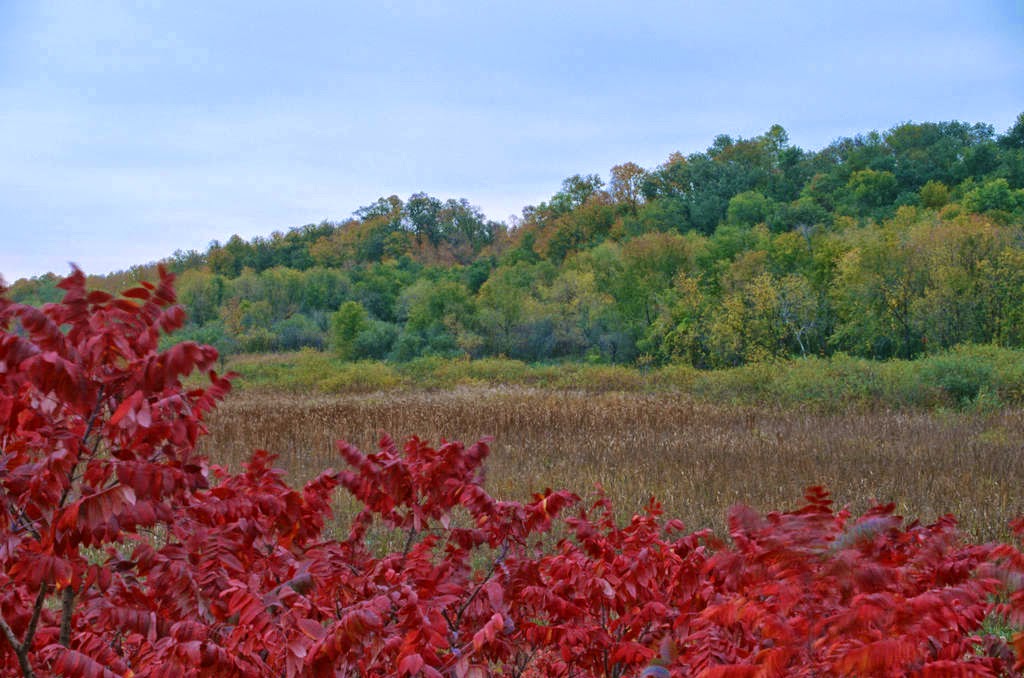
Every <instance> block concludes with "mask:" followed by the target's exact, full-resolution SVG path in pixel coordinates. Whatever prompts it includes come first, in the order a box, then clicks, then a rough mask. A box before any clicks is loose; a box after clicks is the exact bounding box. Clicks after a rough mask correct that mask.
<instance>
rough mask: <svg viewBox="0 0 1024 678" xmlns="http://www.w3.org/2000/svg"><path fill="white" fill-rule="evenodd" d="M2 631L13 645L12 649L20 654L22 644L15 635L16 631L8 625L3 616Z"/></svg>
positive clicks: (0, 625)
mask: <svg viewBox="0 0 1024 678" xmlns="http://www.w3.org/2000/svg"><path fill="white" fill-rule="evenodd" d="M0 631H3V632H4V638H6V639H7V642H8V643H10V644H11V648H13V649H14V651H15V652H20V651H21V643H19V642H18V637H17V636H15V635H14V631H12V630H11V627H10V626H9V625H8V624H7V620H6V619H4V618H3V617H2V616H0Z"/></svg>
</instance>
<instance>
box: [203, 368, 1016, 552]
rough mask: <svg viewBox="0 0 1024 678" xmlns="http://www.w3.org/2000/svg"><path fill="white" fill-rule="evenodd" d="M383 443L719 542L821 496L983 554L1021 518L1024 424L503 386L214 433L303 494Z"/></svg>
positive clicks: (239, 418)
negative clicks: (890, 508)
mask: <svg viewBox="0 0 1024 678" xmlns="http://www.w3.org/2000/svg"><path fill="white" fill-rule="evenodd" d="M381 432H388V433H390V434H392V435H393V436H394V437H395V438H397V439H399V440H401V439H404V438H406V437H408V436H410V435H413V434H416V435H419V436H420V437H422V438H425V439H428V440H431V441H435V442H436V441H438V440H439V439H440V438H442V437H444V438H447V439H449V440H451V439H458V440H463V441H466V442H471V441H473V440H476V439H477V438H479V437H481V436H485V435H490V436H493V437H494V442H493V445H492V454H491V457H490V459H489V461H488V483H487V486H488V489H489V490H490V491H491V492H492V493H493V494H494V495H496V496H498V497H500V498H504V499H526V498H528V497H529V495H530V493H531V492H535V491H539V490H542V489H543V488H544V487H553V488H562V487H564V488H568V489H572V490H574V491H576V492H578V493H581V494H583V493H586V492H588V491H589V490H590V489H591V488H592V487H593V486H594V484H595V483H600V484H602V485H603V486H604V487H605V488H606V489H607V491H608V494H609V495H610V497H611V498H612V499H613V501H614V502H615V504H616V506H617V507H618V509H619V511H621V512H622V513H623V514H625V515H628V514H631V513H633V512H635V511H638V510H640V509H641V508H642V506H643V505H644V504H645V503H646V502H647V500H648V498H649V497H650V496H652V495H653V496H656V497H658V498H659V499H660V500H661V501H662V502H663V504H664V506H665V509H666V512H667V513H668V514H669V515H670V516H673V517H678V518H681V519H682V520H683V521H684V522H685V523H686V524H687V526H688V527H689V528H691V529H697V528H701V527H712V528H715V529H716V530H722V529H723V528H724V524H725V520H724V518H725V513H726V510H727V509H728V507H729V506H731V505H733V504H735V503H738V502H744V503H748V504H750V505H751V506H753V507H755V508H757V509H760V510H776V509H778V510H782V509H788V508H792V507H794V506H796V505H797V504H798V503H799V501H800V497H801V496H802V491H803V488H805V487H807V486H809V485H815V484H822V485H825V486H826V487H828V488H829V489H830V490H831V491H832V493H833V495H834V497H835V499H836V500H837V503H839V504H848V505H849V506H850V507H851V508H852V509H854V510H862V509H864V508H866V507H867V506H868V505H869V504H870V503H871V501H872V500H873V499H878V500H880V501H893V502H895V503H896V505H897V508H898V511H899V512H900V513H901V514H902V515H906V516H919V517H920V518H921V519H922V520H925V521H930V520H933V519H934V518H935V517H936V516H938V515H940V514H943V513H947V512H948V513H953V514H954V515H956V516H957V517H958V518H959V519H960V521H961V525H962V527H963V528H964V529H965V530H966V531H967V532H968V533H970V534H971V535H972V536H973V537H975V538H978V539H985V540H988V539H996V538H1003V537H1005V536H1006V535H1007V533H1008V532H1007V529H1006V522H1007V520H1008V519H1010V518H1011V517H1013V516H1015V515H1017V514H1021V513H1024V493H1022V491H1021V490H1022V488H1024V458H1022V452H1024V449H1022V441H1024V410H1020V409H1013V410H1004V411H1002V412H999V413H995V414H988V415H981V414H968V413H945V412H938V413H936V412H909V413H908V412H891V411H882V412H849V413H839V414H822V413H815V412H810V411H800V410H797V409H785V410H782V409H780V410H770V409H764V408H759V409H758V408H741V407H736V406H719V405H708V404H702V403H698V402H695V401H693V400H691V399H689V398H687V397H680V396H673V395H669V394H639V393H627V394H618V393H609V394H593V393H578V392H553V391H544V390H532V389H527V388H493V387H486V388H485V387H480V388H476V387H473V388H470V387H460V388H456V389H454V390H452V391H447V392H433V393H430V392H423V391H418V392H417V391H398V392H389V393H380V394H373V395H345V396H296V395H291V394H284V393H268V392H262V393H260V392H242V393H237V394H233V395H232V396H231V397H229V398H228V400H227V401H226V402H225V403H223V404H222V405H221V407H220V408H219V411H218V412H217V414H216V415H215V416H214V418H213V419H212V420H211V436H210V437H209V438H208V439H207V440H206V441H205V442H204V445H203V451H204V452H205V453H206V454H208V455H209V456H210V457H211V458H212V460H213V461H214V462H216V463H222V464H226V465H228V466H230V467H232V468H235V469H237V468H238V467H239V466H240V464H241V462H242V461H243V460H244V459H245V458H246V457H247V456H248V454H249V452H250V451H251V450H252V449H254V448H265V449H268V450H270V451H273V452H277V453H279V454H280V455H281V457H280V464H281V466H283V467H284V468H285V469H286V470H287V471H288V472H289V477H290V478H291V479H292V481H293V482H296V483H297V482H300V481H305V480H306V479H308V478H310V477H312V476H314V475H316V474H317V473H319V472H320V471H321V470H322V469H324V468H326V467H328V466H337V465H338V464H339V463H340V460H339V458H338V457H337V455H336V453H335V452H334V445H333V441H334V440H336V439H339V438H342V439H346V440H349V441H350V442H353V443H355V444H356V445H358V446H359V447H361V448H362V449H364V450H368V449H373V448H375V445H376V440H377V438H378V435H379V434H380V433H381ZM343 506H344V505H343ZM343 511H344V509H343ZM342 522H344V516H342Z"/></svg>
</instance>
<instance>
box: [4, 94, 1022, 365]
mask: <svg viewBox="0 0 1024 678" xmlns="http://www.w3.org/2000/svg"><path fill="white" fill-rule="evenodd" d="M164 263H165V264H166V265H167V266H169V267H170V268H171V269H172V270H174V271H175V272H176V273H177V274H178V284H177V286H178V291H179V298H180V300H181V302H182V303H183V304H184V305H185V307H186V309H187V311H188V314H189V324H188V326H187V327H186V328H185V330H184V332H183V333H182V336H183V337H185V338H191V339H196V340H199V341H203V342H206V343H211V344H213V345H215V346H217V347H218V348H219V349H221V350H222V351H223V352H226V353H232V352H264V351H282V350H294V349H299V348H303V347H313V348H320V349H330V350H333V351H335V352H336V353H337V354H339V355H341V356H342V357H345V358H349V359H370V358H372V359H388V360H394V361H406V360H411V359H414V358H417V357H420V356H428V355H441V356H449V357H451V356H469V357H482V356H507V357H510V358H516V359H521V360H526V361H549V360H562V359H574V360H590V361H595V362H610V363H641V364H648V363H666V362H674V361H683V362H687V363H690V364H693V365H695V366H698V367H724V366H732V365H739V364H743V363H748V362H755V361H760V360H766V359H772V358H785V357H793V356H801V355H829V354H832V353H835V352H838V351H842V352H846V353H849V354H852V355H858V356H866V357H872V358H879V359H885V358H891V357H901V358H910V357H914V356H917V355H920V354H922V353H924V352H927V351H928V350H930V349H933V348H934V349H937V348H945V347H949V346H953V345H956V344H960V343H968V342H971V343H996V344H999V345H1004V346H1014V347H1019V346H1021V345H1024V336H1022V335H1024V322H1022V321H1024V114H1021V116H1019V117H1018V118H1017V120H1016V122H1015V124H1014V125H1013V126H1012V127H1011V128H1010V129H1009V130H1007V131H1006V132H1005V133H1002V134H997V133H996V132H995V130H994V128H993V127H992V126H991V125H987V124H968V123H963V122H941V123H905V124H900V125H897V126H895V127H893V128H892V129H889V130H888V131H886V132H883V133H879V132H871V133H868V134H863V135H858V136H855V137H852V138H841V139H838V140H837V141H835V142H833V143H832V144H830V145H828V146H827V147H825V148H823V149H821V150H819V151H807V150H804V149H801V148H799V147H797V146H794V145H791V144H790V143H789V139H788V135H787V133H786V131H785V130H784V129H783V128H782V127H780V126H778V125H775V126H772V127H771V128H770V129H769V130H768V131H767V132H765V133H764V134H762V135H759V136H756V137H753V138H749V139H744V138H732V137H730V136H727V135H720V136H718V137H716V138H715V139H714V141H713V142H712V144H711V146H709V147H708V148H707V149H706V150H705V151H704V152H700V153H693V154H690V155H685V156H684V155H682V154H679V153H675V154H672V155H671V156H670V157H669V158H668V159H667V160H666V161H665V162H664V163H663V164H662V165H660V166H658V167H654V168H650V169H645V168H642V167H640V166H639V165H637V164H635V163H629V162H627V163H623V164H621V165H617V166H615V167H613V168H612V169H611V172H610V174H609V177H608V181H607V182H606V181H605V180H604V179H603V178H602V177H601V176H599V175H597V174H589V175H575V176H572V177H569V178H567V179H565V181H563V183H562V186H561V188H560V190H559V191H557V192H556V193H555V194H554V195H553V196H552V197H551V198H550V199H549V200H547V201H545V202H542V203H540V204H539V205H531V206H528V207H526V208H524V209H523V211H522V215H521V217H516V218H511V219H510V220H509V222H508V223H504V222H496V221H492V220H488V219H487V218H486V217H485V216H484V215H483V213H482V212H481V211H480V210H479V209H478V208H476V207H474V206H473V205H471V204H470V202H469V201H468V200H466V199H458V200H456V199H449V200H444V201H442V200H441V199H439V198H436V197H433V196H430V195H427V194H425V193H416V194H413V195H411V196H409V197H408V198H406V199H405V200H403V199H401V198H399V197H398V196H390V197H387V198H381V199H379V200H377V201H376V202H374V203H372V204H370V205H367V206H365V207H362V208H360V209H359V210H357V211H356V212H355V213H354V214H353V216H352V217H351V218H350V219H348V220H346V221H344V222H339V223H335V222H323V223H320V224H311V225H307V226H303V227H301V228H295V229H291V230H289V231H288V232H287V233H281V232H277V233H274V234H272V235H271V236H269V237H265V238H263V237H260V238H254V239H252V240H250V241H246V240H243V239H242V238H240V237H238V236H234V237H232V238H231V239H230V240H228V241H227V242H225V243H219V242H213V243H211V245H210V247H209V248H208V249H207V250H206V251H205V252H197V251H189V252H181V251H179V252H176V253H175V254H174V255H173V256H172V257H170V258H169V259H168V260H166V261H165V262H164ZM154 266H155V265H147V266H136V267H133V268H132V269H128V270H127V271H123V272H120V273H116V274H112V275H110V276H105V277H100V278H94V279H93V280H91V281H90V284H92V285H93V286H97V287H101V288H106V289H108V290H110V291H116V290H119V289H122V288H123V287H125V286H126V285H129V284H132V283H133V282H135V281H136V280H138V279H143V278H146V277H152V268H153V267H154ZM57 281H58V278H57V276H55V275H46V276H40V277H37V278H32V279H29V280H20V281H18V282H16V283H15V284H14V285H13V286H12V287H11V290H10V292H9V294H10V296H11V297H12V299H14V300H16V301H22V302H27V303H34V304H39V303H44V302H47V301H54V300H55V299H57V298H59V294H58V290H57V289H56V287H55V285H56V283H57Z"/></svg>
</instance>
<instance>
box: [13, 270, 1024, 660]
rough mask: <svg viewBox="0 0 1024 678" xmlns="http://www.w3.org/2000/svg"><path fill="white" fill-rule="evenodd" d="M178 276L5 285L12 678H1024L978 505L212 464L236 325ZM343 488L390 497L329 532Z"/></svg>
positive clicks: (462, 458)
mask: <svg viewBox="0 0 1024 678" xmlns="http://www.w3.org/2000/svg"><path fill="white" fill-rule="evenodd" d="M172 283H173V277H172V276H171V275H169V274H168V273H166V272H165V271H162V270H161V276H160V281H159V283H158V284H156V285H151V284H147V283H143V284H141V285H140V286H139V287H136V288H133V289H131V290H128V291H127V292H125V293H124V294H123V295H121V296H119V297H112V296H110V295H107V294H104V293H99V292H88V291H87V290H86V289H85V277H84V276H83V275H82V273H81V272H80V271H77V270H75V271H74V272H73V273H72V275H71V276H70V277H68V278H67V279H66V280H64V281H63V282H62V283H61V287H62V288H63V289H64V290H65V297H64V300H63V301H62V302H61V303H58V304H50V305H47V306H45V307H43V308H42V309H35V308H30V307H27V306H22V305H19V304H15V303H12V302H10V301H9V300H8V299H7V298H6V297H5V296H4V295H2V294H0V671H2V672H3V674H4V675H23V676H56V675H64V676H84V677H86V678H93V677H97V678H98V677H104V678H105V677H107V676H307V675H308V676H433V677H439V676H446V677H447V676H451V677H457V678H470V677H474V678H480V677H483V676H492V675H495V676H497V675H501V676H524V677H525V676H566V677H569V676H573V677H578V678H586V677H596V676H654V677H660V678H664V677H665V676H764V677H770V676H801V675H806V676H812V675H814V676H819V675H820V676H905V675H915V676H999V675H1006V676H1017V675H1020V674H1019V671H1020V669H1021V664H1020V661H1019V660H1018V659H1017V657H1019V656H1021V650H1024V640H1022V637H1021V636H1020V635H1018V636H1016V637H1015V638H1013V639H1011V641H1010V642H1005V641H1003V640H1002V639H1000V638H998V637H994V636H984V635H982V634H981V632H980V629H981V628H982V622H983V620H985V619H986V617H988V616H990V615H993V614H997V615H1001V617H1002V618H1004V619H1006V620H1008V621H1009V623H1012V624H1015V625H1017V626H1018V627H1019V626H1021V625H1022V624H1024V593H1022V589H1021V586H1020V583H1021V581H1022V579H1024V554H1022V553H1021V551H1020V550H1019V548H1017V547H1015V546H1012V545H1008V544H1003V545H975V544H971V543H968V542H967V541H965V540H964V539H963V538H962V537H961V536H960V535H959V534H958V533H957V531H956V527H955V522H954V521H953V519H952V518H950V517H944V518H941V519H940V520H939V521H938V522H936V523H935V524H933V525H920V524H918V523H909V524H906V523H904V521H903V520H902V519H900V518H898V517H896V516H894V515H893V513H892V506H879V507H876V508H874V509H872V510H871V511H869V512H868V513H866V514H865V515H863V516H859V517H854V516H851V515H850V514H849V513H848V512H846V511H835V510H833V508H832V506H831V503H830V501H829V498H828V495H827V494H826V493H825V492H824V490H821V489H820V488H811V489H810V490H808V493H807V496H806V503H805V505H804V506H803V507H802V508H800V509H798V510H796V511H792V512H788V513H771V514H768V515H764V516H762V515H759V514H757V513H755V512H753V511H751V510H749V509H746V508H742V507H740V508H737V509H735V510H734V511H733V513H732V514H731V516H730V526H731V529H730V538H729V540H728V541H726V540H721V539H718V538H716V537H715V536H714V535H712V534H711V533H710V532H707V531H704V532H693V533H688V532H686V530H685V529H684V528H683V526H682V524H680V523H679V522H678V521H674V520H665V519H664V518H663V517H662V515H661V509H660V507H659V506H658V504H657V503H655V502H654V501H653V500H652V502H651V504H650V505H649V506H648V508H647V510H646V511H645V513H644V514H643V515H640V516H634V517H633V519H632V520H631V521H629V522H628V523H626V524H624V525H620V524H618V523H617V522H616V521H615V519H614V514H613V512H612V507H611V504H610V502H609V501H608V500H607V499H605V498H603V497H602V498H600V499H598V500H597V501H596V502H595V503H594V504H593V505H592V506H590V507H588V508H583V509H580V508H579V498H578V497H577V496H575V495H573V494H571V493H569V492H566V491H557V492H552V491H550V490H547V491H545V492H544V493H543V494H538V495H535V496H534V497H533V498H532V499H531V500H530V501H528V502H524V503H520V502H505V501H498V500H496V499H494V498H493V497H491V496H490V495H489V494H488V493H487V491H486V490H485V489H484V479H483V464H484V462H485V460H486V457H487V454H488V446H487V442H486V441H481V442H478V443H476V444H474V445H471V446H469V447H465V446H463V445H462V444H461V443H457V442H443V441H442V443H441V444H440V445H439V446H436V447H435V446H432V445H430V444H428V443H427V442H425V441H422V440H419V439H417V438H412V439H410V440H408V441H406V442H405V443H404V444H402V445H399V444H396V443H395V442H394V441H392V440H390V439H388V438H386V437H385V438H383V439H382V440H381V443H380V446H379V449H378V450H377V451H375V452H372V453H369V454H364V453H363V452H361V451H359V450H357V449H355V448H354V447H352V446H350V445H347V444H344V443H339V445H338V454H339V461H341V462H343V464H344V465H345V466H346V467H347V469H348V470H344V471H335V470H326V471H324V472H323V473H322V474H321V475H320V476H319V477H317V478H316V479H314V480H313V481H311V482H309V483H307V484H306V486H305V487H303V488H301V489H294V488H292V487H290V486H289V485H288V484H287V483H286V482H285V479H284V477H283V475H282V472H281V471H279V470H277V469H275V468H274V459H275V458H274V456H273V455H271V454H269V453H267V452H263V451H256V452H255V453H254V454H253V456H252V458H251V460H250V461H249V462H248V463H247V464H246V466H245V468H244V469H243V470H242V471H241V472H240V473H230V472H228V471H227V470H225V469H222V468H219V467H217V466H213V465H210V464H208V463H207V461H206V460H205V459H203V458H201V457H200V456H198V455H196V453H195V446H196V442H197V440H198V439H199V436H200V435H202V434H203V433H204V431H205V429H204V426H203V417H204V416H205V414H206V413H208V412H209V411H210V410H211V408H213V407H214V406H215V405H216V402H217V401H218V400H219V399H221V398H222V397H223V396H224V395H225V394H226V393H227V392H228V390H229V389H230V381H229V378H224V377H220V376H218V375H217V374H216V373H214V372H213V371H210V368H211V367H212V366H213V364H214V363H215V361H216V357H217V356H216V352H215V351H214V350H213V349H212V348H210V347H204V346H199V345H196V344H194V343H188V342H186V343H182V344H178V345H176V346H173V347H172V348H170V349H168V350H166V351H162V352H161V351H159V350H158V346H159V339H160V336H161V335H162V334H164V333H168V332H171V331H173V330H174V329H176V328H177V327H179V326H180V325H181V323H182V322H183V318H184V316H183V313H182V311H181V309H180V308H179V307H177V306H175V305H174V291H173V284H172ZM194 370H202V371H208V372H207V373H208V385H207V386H205V387H204V388H195V389H186V388H185V387H184V386H183V384H182V378H183V377H185V376H186V375H188V374H189V373H191V372H192V371H194ZM229 377H230V375H229ZM341 489H343V490H345V491H347V492H349V493H350V494H351V495H352V496H353V497H355V498H356V499H357V500H358V501H359V502H360V503H361V505H362V507H363V508H362V510H361V511H360V512H358V513H357V514H356V515H355V516H353V517H352V520H351V529H350V531H349V534H348V536H347V537H346V538H345V539H342V540H333V539H327V538H325V536H324V526H325V523H326V521H327V520H328V519H329V518H330V517H331V509H330V506H331V503H332V496H333V494H334V493H335V492H336V491H339V490H341ZM1016 527H1017V529H1018V532H1024V522H1022V523H1019V524H1017V525H1016ZM552 530H554V531H555V532H556V533H557V534H558V535H560V536H562V538H561V540H560V541H559V542H558V543H557V545H554V546H550V543H551V542H552V541H553V540H554V537H551V536H547V537H544V536H543V535H544V534H545V533H548V532H549V531H552ZM382 532H386V533H388V534H389V535H390V536H391V537H392V538H393V537H396V536H397V540H396V541H395V542H391V543H398V544H400V545H401V546H400V548H397V549H394V550H391V551H389V550H388V549H382V548H381V542H380V539H379V535H380V534H381V533H382ZM544 544H548V545H549V546H547V547H544V546H543V545H544Z"/></svg>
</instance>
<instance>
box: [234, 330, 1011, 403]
mask: <svg viewBox="0 0 1024 678" xmlns="http://www.w3.org/2000/svg"><path fill="white" fill-rule="evenodd" d="M224 364H225V365H226V366H227V367H228V368H230V369H232V370H234V371H236V372H238V373H239V374H241V375H242V376H243V377H244V378H243V379H242V381H241V382H240V384H239V387H240V388H242V389H244V390H257V391H284V392H292V393H316V394H345V393H371V392H375V391H389V390H395V389H414V390H437V389H449V388H452V387H454V386H502V385H506V386H527V387H534V388H541V389H555V390H563V391H564V390H569V391H587V392H612V391H620V392H627V393H634V392H639V393H666V394H679V395H686V396H689V397H692V398H695V399H698V400H702V401H705V402H709V403H732V404H740V405H768V406H772V407H774V406H806V407H811V408H813V409H816V410H823V411H844V410H848V409H876V410H877V409H887V408H888V409H908V408H910V409H915V408H917V409H920V408H924V409H933V408H937V409H958V410H976V411H993V410H996V409H999V408H1001V407H1003V406H1021V405H1024V351H1021V350H1017V349H1007V348H1000V347H996V346H973V345H963V346H958V347H956V348H954V349H951V350H948V351H942V352H938V353H935V354H931V355H928V356H923V357H919V358H917V359H914V360H889V361H876V360H870V359H866V358H855V357H852V356H849V355H846V354H836V355H833V356H831V357H827V358H818V357H807V358H798V359H791V360H778V361H771V362H762V363H754V364H750V365H744V366H740V367H735V368H729V369H719V370H699V369H695V368H693V367H691V366H689V365H676V364H672V365H660V366H659V365H649V366H639V367H638V366H622V365H600V364H596V365H595V364H586V363H578V362H563V363H551V364H528V363H524V362H522V361H517V360H510V359H507V358H483V359H479V360H467V359H450V358H440V357H428V358H419V359H417V360H413V361H410V362H407V363H397V364H395V363H386V362H381V361H357V362H352V361H346V360H343V359H340V358H338V357H337V356H332V355H331V354H329V353H323V352H320V351H314V350H303V351H298V352H292V353H280V354H255V355H239V356H235V357H232V358H229V359H228V360H226V361H224Z"/></svg>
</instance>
